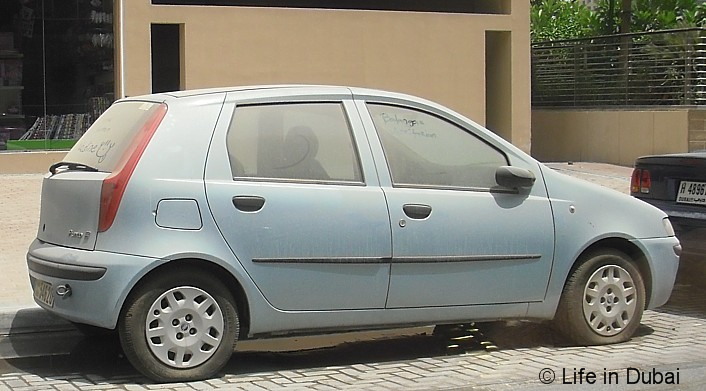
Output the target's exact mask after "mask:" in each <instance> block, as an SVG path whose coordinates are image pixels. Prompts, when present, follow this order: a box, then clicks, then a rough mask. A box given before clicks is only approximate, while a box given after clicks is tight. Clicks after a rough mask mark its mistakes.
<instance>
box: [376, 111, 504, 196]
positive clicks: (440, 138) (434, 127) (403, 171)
mask: <svg viewBox="0 0 706 391" xmlns="http://www.w3.org/2000/svg"><path fill="white" fill-rule="evenodd" d="M367 107H368V111H369V112H370V115H371V116H372V119H373V123H374V124H375V128H376V130H377V133H378V135H379V136H380V141H381V142H382V147H383V150H384V152H385V157H386V158H387V163H388V166H389V168H390V173H391V175H392V181H393V184H394V185H398V186H399V185H401V186H439V187H452V188H456V187H461V188H482V189H489V188H492V187H494V186H497V183H496V181H495V171H496V169H497V168H498V167H500V166H505V165H507V164H508V162H507V158H506V157H505V155H504V154H503V153H502V152H500V151H499V150H497V149H496V148H494V147H492V146H491V145H490V144H488V143H486V142H485V141H483V140H481V139H479V138H478V137H476V136H475V135H473V134H472V133H469V132H468V131H466V130H465V129H463V128H461V127H460V126H458V125H456V124H454V123H451V122H449V121H446V120H444V119H441V118H440V117H437V116H435V115H432V114H429V113H426V112H423V111H419V110H416V109H410V108H406V107H399V106H393V105H386V104H377V103H368V105H367Z"/></svg>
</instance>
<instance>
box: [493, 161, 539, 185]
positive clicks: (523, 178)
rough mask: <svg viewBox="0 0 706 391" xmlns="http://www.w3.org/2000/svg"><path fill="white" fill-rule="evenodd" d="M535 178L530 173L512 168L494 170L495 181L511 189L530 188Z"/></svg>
mask: <svg viewBox="0 0 706 391" xmlns="http://www.w3.org/2000/svg"><path fill="white" fill-rule="evenodd" d="M536 179H537V178H536V177H535V176H534V174H533V173H532V171H530V170H526V169H524V168H519V167H512V166H500V167H498V169H497V170H495V181H496V182H498V185H500V186H502V187H507V188H511V189H517V188H523V187H524V188H529V187H532V185H533V184H534V181H535V180H536Z"/></svg>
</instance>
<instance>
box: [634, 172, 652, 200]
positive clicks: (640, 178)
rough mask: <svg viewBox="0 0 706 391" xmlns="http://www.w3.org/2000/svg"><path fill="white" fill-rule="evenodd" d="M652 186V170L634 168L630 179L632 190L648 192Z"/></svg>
mask: <svg viewBox="0 0 706 391" xmlns="http://www.w3.org/2000/svg"><path fill="white" fill-rule="evenodd" d="M651 187H652V177H651V176H650V170H645V169H641V168H636V169H634V170H633V172H632V178H631V179H630V192H631V193H642V194H648V193H649V192H650V188H651Z"/></svg>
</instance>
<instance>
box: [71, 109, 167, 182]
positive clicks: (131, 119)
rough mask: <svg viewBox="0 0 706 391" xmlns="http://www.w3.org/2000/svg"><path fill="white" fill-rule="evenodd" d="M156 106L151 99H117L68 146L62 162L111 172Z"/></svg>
mask: <svg viewBox="0 0 706 391" xmlns="http://www.w3.org/2000/svg"><path fill="white" fill-rule="evenodd" d="M157 107H159V104H157V103H151V102H135V101H131V102H117V103H115V104H113V105H112V106H111V107H110V108H109V109H108V110H107V111H106V112H105V113H103V115H101V116H100V117H99V118H98V120H97V121H96V122H94V123H93V125H91V127H90V128H89V129H88V130H87V131H86V134H84V135H83V137H81V139H80V140H79V141H78V142H77V143H76V145H74V147H73V148H71V151H69V153H68V154H67V155H66V158H65V159H64V161H65V162H70V163H78V164H81V165H84V166H88V167H92V168H95V169H96V170H98V171H103V172H113V170H115V168H116V167H117V165H118V163H119V162H120V158H121V157H122V156H123V155H124V152H125V150H126V149H127V148H128V147H129V146H130V144H131V143H132V140H134V138H135V135H137V133H138V131H139V130H140V129H141V128H142V127H143V126H144V124H145V123H146V122H147V121H148V119H149V118H150V114H151V113H152V112H153V111H154V110H155V109H156V108H157Z"/></svg>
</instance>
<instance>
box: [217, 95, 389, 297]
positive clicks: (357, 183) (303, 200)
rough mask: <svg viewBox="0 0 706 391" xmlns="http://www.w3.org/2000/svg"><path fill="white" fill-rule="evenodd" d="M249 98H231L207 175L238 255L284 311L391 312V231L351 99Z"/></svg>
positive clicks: (222, 228) (222, 224)
mask: <svg viewBox="0 0 706 391" xmlns="http://www.w3.org/2000/svg"><path fill="white" fill-rule="evenodd" d="M245 95H248V94H246V93H242V92H241V93H238V94H237V95H236V94H232V95H230V96H229V97H228V103H227V104H226V106H225V108H224V115H223V116H222V118H221V120H219V124H218V126H217V130H216V134H215V136H214V137H215V139H214V141H213V143H212V147H211V151H210V153H209V158H208V162H207V169H206V172H207V174H206V175H207V176H206V191H207V196H208V201H209V205H210V208H211V211H212V213H213V216H214V218H215V220H216V222H217V225H218V227H219V229H220V231H221V233H222V234H223V237H224V238H225V240H226V241H227V242H228V244H229V246H230V247H231V249H232V250H233V253H234V254H235V255H236V256H237V258H238V259H239V260H240V262H241V263H242V264H243V265H244V267H245V269H246V270H247V272H248V273H249V274H250V276H251V277H252V279H253V280H254V282H255V284H256V285H257V286H258V288H259V289H260V291H261V292H262V293H263V295H264V296H265V298H266V299H267V300H268V301H269V302H270V303H271V304H272V305H273V306H274V307H276V308H278V309H282V310H334V309H363V308H384V305H385V296H386V294H387V287H388V278H389V263H388V261H389V258H390V256H391V253H392V249H391V233H390V223H389V218H388V214H387V207H386V204H385V197H384V194H383V192H382V190H381V189H380V187H379V185H378V181H377V177H376V174H375V171H374V167H373V165H372V163H371V158H370V156H369V155H370V150H369V147H368V145H367V142H366V141H365V137H364V133H363V131H362V127H361V125H360V120H359V117H358V114H357V112H356V110H355V107H354V106H353V105H352V103H351V100H350V93H348V92H347V90H341V92H340V93H339V94H334V95H331V91H330V90H327V94H326V95H325V96H322V95H321V94H314V95H313V96H311V97H309V96H290V97H288V98H286V99H284V98H277V93H276V92H271V93H269V94H268V93H267V92H266V91H263V92H257V93H256V92H252V93H250V94H249V95H248V96H250V98H249V99H248V98H247V96H246V97H244V96H245ZM236 102H237V105H236Z"/></svg>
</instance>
